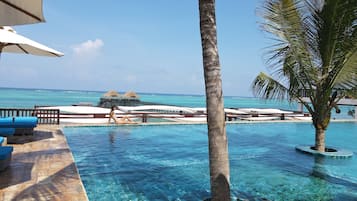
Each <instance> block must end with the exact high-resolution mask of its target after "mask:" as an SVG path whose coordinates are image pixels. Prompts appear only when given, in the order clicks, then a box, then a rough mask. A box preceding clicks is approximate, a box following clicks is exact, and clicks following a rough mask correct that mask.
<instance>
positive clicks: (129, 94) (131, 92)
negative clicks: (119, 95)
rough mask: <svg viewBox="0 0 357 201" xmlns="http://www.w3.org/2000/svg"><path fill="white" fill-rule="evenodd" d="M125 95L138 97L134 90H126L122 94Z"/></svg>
mask: <svg viewBox="0 0 357 201" xmlns="http://www.w3.org/2000/svg"><path fill="white" fill-rule="evenodd" d="M124 96H125V97H128V98H139V96H138V94H136V93H135V92H133V91H128V92H126V93H125V94H124Z"/></svg>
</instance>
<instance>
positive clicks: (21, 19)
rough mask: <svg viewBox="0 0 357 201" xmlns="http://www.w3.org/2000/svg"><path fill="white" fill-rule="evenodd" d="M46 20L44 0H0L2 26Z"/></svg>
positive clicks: (0, 24) (0, 21)
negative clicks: (43, 9)
mask: <svg viewBox="0 0 357 201" xmlns="http://www.w3.org/2000/svg"><path fill="white" fill-rule="evenodd" d="M38 22H45V19H44V17H43V13H42V0H0V26H12V25H22V24H33V23H38Z"/></svg>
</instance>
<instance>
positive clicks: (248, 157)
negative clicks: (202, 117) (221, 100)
mask: <svg viewBox="0 0 357 201" xmlns="http://www.w3.org/2000/svg"><path fill="white" fill-rule="evenodd" d="M64 133H65V136H66V138H67V141H68V144H69V146H70V148H71V150H72V153H73V155H74V159H75V162H76V165H77V167H78V169H79V173H80V176H81V179H82V181H83V183H84V186H85V189H86V191H87V194H88V197H89V200H96V201H109V200H110V201H115V200H118V201H121V200H143V201H145V200H148V201H151V200H188V201H191V200H203V199H204V198H207V197H209V195H210V193H209V192H210V186H209V183H210V182H209V165H208V137H207V126H206V125H165V126H126V127H125V126H119V127H81V128H78V127H67V128H65V129H64ZM227 136H228V143H229V158H230V178H231V191H232V197H233V198H235V199H234V200H236V198H237V197H240V198H247V199H249V200H263V198H265V199H268V200H274V201H290V200H291V201H293V200H294V201H295V200H301V201H309V200H319V201H355V200H357V171H356V170H357V158H356V155H355V156H353V157H352V158H348V159H333V158H319V157H317V158H315V157H313V156H311V155H307V154H303V153H300V152H297V151H296V150H295V146H296V145H301V144H313V143H314V128H313V127H312V126H311V124H310V123H259V124H253V123H247V124H229V125H227ZM84 139H85V140H84ZM356 141H357V124H356V123H331V125H330V127H329V130H328V131H327V135H326V142H327V144H328V145H329V146H333V147H339V148H344V149H349V150H351V151H353V152H354V153H355V154H357V149H356V147H357V146H356V145H355V143H356Z"/></svg>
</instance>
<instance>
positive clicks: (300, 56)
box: [252, 0, 357, 152]
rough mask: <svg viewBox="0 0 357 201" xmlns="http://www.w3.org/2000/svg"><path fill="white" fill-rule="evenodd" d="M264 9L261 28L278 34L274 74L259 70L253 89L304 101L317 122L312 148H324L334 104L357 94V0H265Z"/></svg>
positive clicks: (272, 65) (272, 62)
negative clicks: (347, 96)
mask: <svg viewBox="0 0 357 201" xmlns="http://www.w3.org/2000/svg"><path fill="white" fill-rule="evenodd" d="M263 8H264V9H263V20H264V21H263V23H262V25H263V29H264V30H265V31H266V32H268V33H270V34H272V36H273V39H274V45H273V46H272V47H271V51H270V52H269V53H270V58H269V59H268V64H269V65H270V66H269V67H270V70H271V75H270V76H269V75H267V74H265V73H260V74H259V75H258V76H257V77H256V78H255V80H254V82H253V85H252V88H253V92H254V93H255V95H256V96H260V97H263V98H266V99H272V98H278V99H283V98H289V99H290V100H298V101H299V102H301V103H302V104H303V105H304V106H305V108H306V109H307V110H308V111H309V113H310V114H311V116H312V121H313V125H314V127H315V146H314V147H313V149H315V150H317V151H319V152H325V131H326V129H327V127H328V125H329V123H330V118H331V111H332V109H333V108H335V109H336V112H338V111H339V109H338V107H337V102H338V101H339V100H340V99H341V98H343V97H345V96H346V95H349V96H356V93H355V92H356V89H357V0H267V1H266V2H265V4H264V7H263ZM301 92H304V94H305V96H306V97H307V99H308V101H307V100H306V99H304V98H303V96H302V93H301ZM309 102H310V103H309Z"/></svg>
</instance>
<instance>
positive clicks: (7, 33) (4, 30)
mask: <svg viewBox="0 0 357 201" xmlns="http://www.w3.org/2000/svg"><path fill="white" fill-rule="evenodd" d="M0 52H11V53H23V54H33V55H38V56H51V57H60V56H63V53H62V52H59V51H57V50H54V49H52V48H49V47H47V46H45V45H42V44H40V43H38V42H35V41H33V40H31V39H29V38H26V37H24V36H21V35H19V34H17V33H16V31H14V30H13V29H12V28H11V27H7V26H4V27H0Z"/></svg>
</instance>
